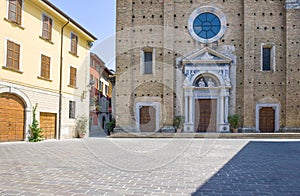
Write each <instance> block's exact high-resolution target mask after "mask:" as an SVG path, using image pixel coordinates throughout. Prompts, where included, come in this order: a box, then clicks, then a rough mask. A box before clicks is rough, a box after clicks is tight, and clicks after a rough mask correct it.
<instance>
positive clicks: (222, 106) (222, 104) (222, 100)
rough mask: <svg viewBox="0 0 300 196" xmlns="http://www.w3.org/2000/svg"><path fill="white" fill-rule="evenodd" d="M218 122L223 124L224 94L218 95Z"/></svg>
mask: <svg viewBox="0 0 300 196" xmlns="http://www.w3.org/2000/svg"><path fill="white" fill-rule="evenodd" d="M220 124H221V125H222V124H224V96H223V95H222V94H221V96H220Z"/></svg>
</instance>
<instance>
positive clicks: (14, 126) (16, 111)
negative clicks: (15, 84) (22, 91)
mask: <svg viewBox="0 0 300 196" xmlns="http://www.w3.org/2000/svg"><path fill="white" fill-rule="evenodd" d="M24 115H25V110H24V103H23V102H22V100H21V99H20V98H19V97H18V96H16V95H13V94H8V93H4V94H0V142H9V141H22V140H24V121H25V119H24Z"/></svg>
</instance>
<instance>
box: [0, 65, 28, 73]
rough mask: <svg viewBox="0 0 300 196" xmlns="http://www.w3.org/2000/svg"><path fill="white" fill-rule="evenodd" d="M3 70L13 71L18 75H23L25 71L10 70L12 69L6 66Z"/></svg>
mask: <svg viewBox="0 0 300 196" xmlns="http://www.w3.org/2000/svg"><path fill="white" fill-rule="evenodd" d="M2 69H5V70H8V71H12V72H16V73H19V74H23V71H20V70H16V69H13V68H10V67H6V66H2Z"/></svg>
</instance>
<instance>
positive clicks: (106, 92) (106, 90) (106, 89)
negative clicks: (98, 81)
mask: <svg viewBox="0 0 300 196" xmlns="http://www.w3.org/2000/svg"><path fill="white" fill-rule="evenodd" d="M107 94H108V86H107V85H105V95H106V96H107Z"/></svg>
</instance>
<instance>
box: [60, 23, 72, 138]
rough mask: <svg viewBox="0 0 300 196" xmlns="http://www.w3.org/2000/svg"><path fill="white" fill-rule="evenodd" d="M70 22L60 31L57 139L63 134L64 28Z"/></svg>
mask: <svg viewBox="0 0 300 196" xmlns="http://www.w3.org/2000/svg"><path fill="white" fill-rule="evenodd" d="M69 23H70V18H68V22H67V23H66V24H64V26H63V27H62V28H61V32H60V69H59V105H58V135H57V139H60V134H61V111H62V72H63V41H64V28H65V27H66V26H67V25H68V24H69Z"/></svg>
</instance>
